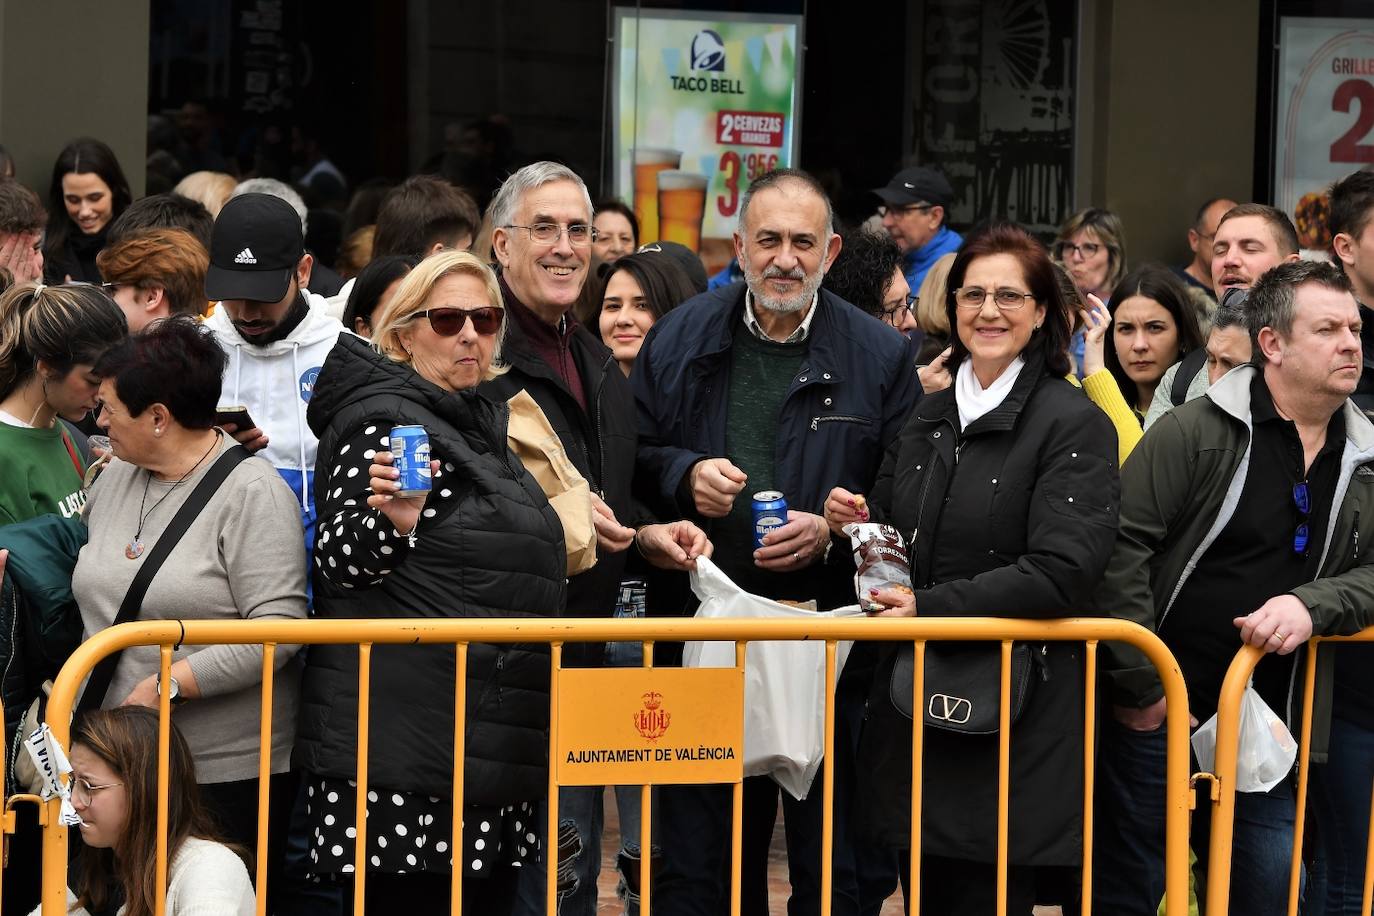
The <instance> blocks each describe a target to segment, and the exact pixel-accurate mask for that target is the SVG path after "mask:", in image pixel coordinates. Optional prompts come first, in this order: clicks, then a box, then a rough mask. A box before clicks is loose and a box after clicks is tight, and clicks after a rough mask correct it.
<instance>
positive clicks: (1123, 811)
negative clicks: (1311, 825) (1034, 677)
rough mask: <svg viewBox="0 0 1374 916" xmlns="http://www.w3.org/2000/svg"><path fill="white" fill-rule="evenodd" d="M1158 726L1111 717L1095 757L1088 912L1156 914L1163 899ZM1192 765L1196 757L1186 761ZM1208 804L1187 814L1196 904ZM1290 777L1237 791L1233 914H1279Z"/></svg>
mask: <svg viewBox="0 0 1374 916" xmlns="http://www.w3.org/2000/svg"><path fill="white" fill-rule="evenodd" d="M1165 747H1166V737H1165V731H1164V729H1163V728H1160V729H1157V730H1156V731H1152V732H1137V731H1132V730H1131V729H1128V728H1126V727H1125V726H1124V725H1121V724H1120V723H1118V722H1116V721H1115V720H1111V719H1109V720H1108V721H1107V722H1106V723H1105V724H1104V725H1103V729H1102V741H1101V744H1100V745H1099V748H1098V755H1097V799H1096V804H1095V814H1094V834H1095V837H1096V839H1095V842H1094V849H1093V911H1094V912H1098V913H1112V914H1113V916H1118V914H1120V916H1131V914H1138V916H1155V914H1156V913H1157V912H1158V909H1159V902H1160V900H1161V899H1162V898H1163V897H1164V820H1165V819H1164V797H1165V793H1164V788H1165ZM1192 767H1193V770H1194V771H1196V769H1197V761H1196V760H1194V761H1192ZM1211 814H1212V809H1211V805H1210V803H1208V802H1207V801H1206V800H1205V796H1204V798H1202V799H1200V800H1199V802H1198V806H1197V810H1195V811H1194V812H1193V822H1192V841H1191V842H1192V847H1193V853H1194V855H1196V856H1197V864H1196V865H1195V866H1194V869H1193V871H1194V876H1195V877H1196V879H1197V894H1198V898H1199V905H1200V907H1201V905H1202V904H1203V903H1205V900H1204V899H1203V898H1204V895H1205V893H1206V883H1207V856H1208V843H1209V841H1210V838H1211ZM1293 818H1294V798H1293V785H1292V782H1291V780H1284V781H1283V782H1281V783H1279V784H1278V785H1277V786H1275V787H1274V788H1273V789H1272V790H1271V791H1269V792H1266V793H1262V794H1261V793H1252V792H1238V793H1236V817H1235V825H1234V832H1233V841H1232V842H1233V845H1232V851H1231V905H1230V909H1231V912H1232V913H1245V914H1246V916H1268V914H1273V916H1285V914H1286V913H1287V912H1288V869H1289V857H1290V855H1291V854H1292V850H1293Z"/></svg>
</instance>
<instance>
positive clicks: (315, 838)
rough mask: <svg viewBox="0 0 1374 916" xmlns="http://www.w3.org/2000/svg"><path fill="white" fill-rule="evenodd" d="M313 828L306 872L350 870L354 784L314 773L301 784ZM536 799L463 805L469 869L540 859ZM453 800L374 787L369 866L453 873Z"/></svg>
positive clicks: (330, 874)
mask: <svg viewBox="0 0 1374 916" xmlns="http://www.w3.org/2000/svg"><path fill="white" fill-rule="evenodd" d="M306 796H307V798H306V817H307V820H308V821H309V823H310V828H311V839H310V842H311V845H310V861H311V863H312V864H311V877H312V878H334V877H337V876H339V875H346V874H352V873H353V870H354V862H353V852H354V849H355V847H356V843H357V836H358V833H357V829H356V825H355V823H354V820H355V819H354V813H355V812H356V810H357V807H356V806H357V797H358V784H357V783H356V782H354V781H353V780H346V779H331V778H327V777H314V778H313V779H312V780H311V782H310V783H308V785H307V788H306ZM535 811H536V808H535V804H534V802H533V801H529V802H522V803H520V804H518V805H511V806H510V807H506V808H497V807H488V806H483V805H467V806H465V807H464V808H463V850H462V852H463V860H462V861H463V866H464V868H466V870H467V873H468V874H470V875H476V876H480V875H482V874H489V873H491V871H492V870H494V869H495V868H496V867H497V866H498V865H513V866H517V867H518V866H521V865H524V864H525V863H526V862H536V861H538V859H539V849H540V846H539V837H538V835H537V833H536V832H535V831H536V828H535V824H534V818H535ZM452 824H453V803H452V802H451V801H450V800H449V799H447V798H436V797H435V796H433V795H428V796H427V795H416V794H412V793H409V792H392V791H389V790H386V789H381V788H377V789H371V790H369V791H368V793H367V830H368V834H367V860H368V861H367V865H368V871H369V872H372V871H377V872H383V873H387V874H396V875H404V874H407V873H411V872H422V871H423V872H441V873H444V874H451V873H452V870H453V851H452V850H451V849H450V848H449V840H450V836H451V833H452Z"/></svg>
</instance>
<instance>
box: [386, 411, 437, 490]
mask: <svg viewBox="0 0 1374 916" xmlns="http://www.w3.org/2000/svg"><path fill="white" fill-rule="evenodd" d="M391 454H392V455H393V456H394V457H395V459H396V463H395V465H394V467H395V468H396V469H397V470H398V471H400V472H401V476H400V479H399V480H397V483H399V484H400V485H401V489H400V490H399V491H397V493H396V495H397V496H404V497H412V496H424V495H425V494H426V493H428V492H429V491H430V490H431V489H432V488H433V482H432V481H431V480H430V474H429V434H428V433H427V432H425V428H424V427H423V426H394V427H392V429H391Z"/></svg>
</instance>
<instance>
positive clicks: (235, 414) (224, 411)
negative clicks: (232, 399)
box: [215, 404, 258, 432]
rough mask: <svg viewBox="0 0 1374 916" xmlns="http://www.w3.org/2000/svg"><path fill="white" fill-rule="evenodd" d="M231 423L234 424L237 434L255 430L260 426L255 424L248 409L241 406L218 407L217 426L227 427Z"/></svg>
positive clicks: (216, 409) (216, 411) (216, 413)
mask: <svg viewBox="0 0 1374 916" xmlns="http://www.w3.org/2000/svg"><path fill="white" fill-rule="evenodd" d="M230 423H232V424H234V427H235V430H236V431H237V432H243V431H244V430H246V429H254V428H256V427H257V425H258V424H256V423H254V422H253V418H252V417H251V416H249V415H248V408H247V407H244V406H243V405H241V404H236V405H233V406H230V407H216V408H215V425H216V426H226V425H228V424H230Z"/></svg>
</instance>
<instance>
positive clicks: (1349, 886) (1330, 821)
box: [1307, 718, 1374, 916]
mask: <svg viewBox="0 0 1374 916" xmlns="http://www.w3.org/2000/svg"><path fill="white" fill-rule="evenodd" d="M1371 787H1374V731H1370V730H1369V729H1367V728H1363V727H1361V726H1359V725H1356V724H1355V723H1353V722H1347V721H1345V720H1344V719H1337V718H1333V719H1332V720H1331V744H1330V748H1329V750H1328V756H1327V762H1326V763H1324V764H1322V765H1320V766H1315V767H1313V768H1312V782H1311V786H1310V796H1309V797H1310V798H1311V802H1312V813H1313V814H1314V815H1315V816H1316V819H1317V836H1316V841H1317V863H1319V864H1314V871H1319V872H1321V878H1319V877H1318V876H1317V875H1315V874H1314V876H1313V881H1312V883H1313V898H1314V899H1313V901H1312V904H1313V905H1312V906H1311V907H1309V909H1308V910H1307V912H1308V913H1311V914H1313V916H1318V914H1320V916H1347V914H1349V916H1357V914H1358V913H1359V912H1360V905H1361V904H1362V903H1363V902H1364V876H1365V871H1364V866H1365V855H1366V853H1367V850H1368V848H1369V805H1370V791H1371ZM1322 879H1324V881H1323V880H1322ZM1322 883H1324V885H1325V892H1324V893H1323V892H1322V891H1320V890H1318V889H1317V885H1318V884H1322ZM1323 897H1324V898H1325V899H1324V900H1323V899H1321V898H1323ZM1323 904H1324V907H1323Z"/></svg>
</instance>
